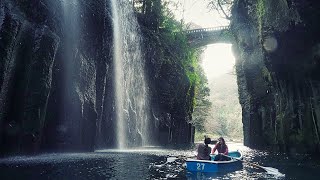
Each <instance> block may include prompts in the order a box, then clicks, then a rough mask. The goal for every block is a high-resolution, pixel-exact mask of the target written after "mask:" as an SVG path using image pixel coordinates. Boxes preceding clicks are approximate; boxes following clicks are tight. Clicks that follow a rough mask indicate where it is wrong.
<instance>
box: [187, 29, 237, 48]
mask: <svg viewBox="0 0 320 180" xmlns="http://www.w3.org/2000/svg"><path fill="white" fill-rule="evenodd" d="M185 33H186V35H187V38H188V42H189V44H190V46H191V47H194V48H198V47H202V46H206V45H209V44H215V43H232V39H233V37H232V34H231V32H230V30H229V26H219V27H212V28H202V29H192V30H187V31H185Z"/></svg>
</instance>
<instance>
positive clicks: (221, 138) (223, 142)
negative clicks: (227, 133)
mask: <svg viewBox="0 0 320 180" xmlns="http://www.w3.org/2000/svg"><path fill="white" fill-rule="evenodd" d="M218 140H221V141H222V144H226V142H225V141H224V139H223V137H219V139H218Z"/></svg>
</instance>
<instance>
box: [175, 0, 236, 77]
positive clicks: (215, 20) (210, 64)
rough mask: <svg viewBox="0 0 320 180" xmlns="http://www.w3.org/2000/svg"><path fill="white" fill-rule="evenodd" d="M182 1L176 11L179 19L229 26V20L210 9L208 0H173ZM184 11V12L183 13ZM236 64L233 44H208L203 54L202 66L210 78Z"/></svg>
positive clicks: (228, 71)
mask: <svg viewBox="0 0 320 180" xmlns="http://www.w3.org/2000/svg"><path fill="white" fill-rule="evenodd" d="M171 1H172V2H178V3H181V6H179V9H178V10H177V11H174V14H175V16H176V18H177V20H179V21H180V20H181V18H183V19H184V21H185V22H186V23H189V22H193V23H195V24H197V25H200V26H202V27H204V28H207V27H216V26H227V25H229V21H228V20H226V19H224V18H222V17H221V15H220V14H219V13H217V12H213V11H209V9H208V8H207V4H208V0H171ZM183 11H184V13H182V12H183ZM234 64H235V58H234V56H233V54H232V50H231V44H213V45H208V46H207V47H206V49H205V51H204V54H203V60H202V67H203V69H204V71H205V73H206V75H207V78H208V80H210V79H212V78H216V77H219V76H221V75H223V74H226V73H230V72H231V71H232V69H233V66H234Z"/></svg>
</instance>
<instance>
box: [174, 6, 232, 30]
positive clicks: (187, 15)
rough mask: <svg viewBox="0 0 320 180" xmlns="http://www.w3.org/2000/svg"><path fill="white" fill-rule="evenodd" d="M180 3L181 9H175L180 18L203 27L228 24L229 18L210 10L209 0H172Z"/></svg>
mask: <svg viewBox="0 0 320 180" xmlns="http://www.w3.org/2000/svg"><path fill="white" fill-rule="evenodd" d="M171 1H172V2H176V3H180V4H181V6H179V9H178V10H177V11H175V16H176V18H177V19H178V20H181V19H182V18H183V19H184V20H185V22H187V23H188V22H194V23H196V24H198V25H200V26H202V27H216V26H226V25H228V24H229V22H228V20H226V19H224V18H222V17H221V15H220V14H219V13H217V12H213V11H209V9H208V8H207V4H208V0H171Z"/></svg>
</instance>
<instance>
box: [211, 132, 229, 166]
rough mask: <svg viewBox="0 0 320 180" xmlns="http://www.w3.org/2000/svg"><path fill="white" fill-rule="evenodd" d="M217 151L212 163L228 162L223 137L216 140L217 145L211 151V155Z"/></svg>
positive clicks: (226, 147)
mask: <svg viewBox="0 0 320 180" xmlns="http://www.w3.org/2000/svg"><path fill="white" fill-rule="evenodd" d="M216 150H217V151H218V154H217V155H216V156H215V158H214V161H228V160H230V158H229V157H227V156H228V153H229V151H228V146H227V145H226V142H225V141H224V139H223V137H220V138H219V139H218V142H217V144H216V145H215V146H214V148H213V149H212V154H214V153H215V151H216Z"/></svg>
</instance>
